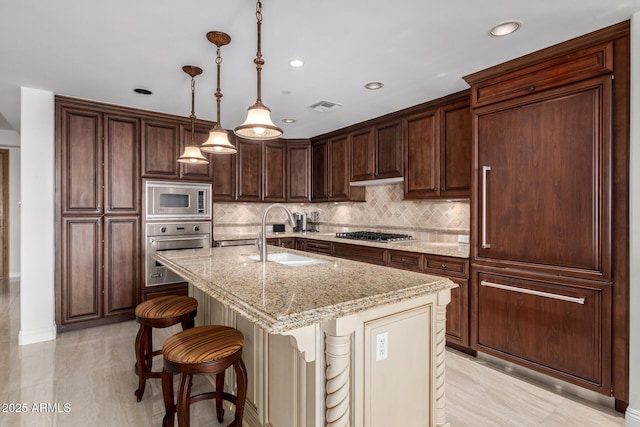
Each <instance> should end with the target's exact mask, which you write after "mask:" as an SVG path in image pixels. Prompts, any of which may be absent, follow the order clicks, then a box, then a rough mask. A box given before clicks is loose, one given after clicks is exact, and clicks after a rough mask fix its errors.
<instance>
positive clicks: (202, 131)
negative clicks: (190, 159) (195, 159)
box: [178, 124, 220, 182]
mask: <svg viewBox="0 0 640 427" xmlns="http://www.w3.org/2000/svg"><path fill="white" fill-rule="evenodd" d="M181 129H182V132H181V135H182V138H181V139H180V150H179V151H180V154H182V153H183V152H184V147H186V146H189V145H191V124H183V125H182V126H181ZM209 129H210V128H209V127H206V126H196V127H194V132H193V142H194V144H196V145H202V144H203V143H204V142H205V141H206V140H207V139H208V138H209ZM202 154H203V155H204V156H205V157H206V158H207V159H208V160H209V164H207V165H203V164H196V163H178V165H179V166H178V167H179V169H180V178H182V179H185V180H189V181H207V182H211V181H212V180H213V163H214V162H213V161H214V160H216V159H217V157H220V155H217V156H216V155H213V154H207V153H202Z"/></svg>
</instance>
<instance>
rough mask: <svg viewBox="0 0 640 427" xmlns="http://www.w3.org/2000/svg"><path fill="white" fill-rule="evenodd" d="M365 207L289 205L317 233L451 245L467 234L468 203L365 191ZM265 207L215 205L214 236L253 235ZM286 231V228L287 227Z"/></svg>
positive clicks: (385, 189)
mask: <svg viewBox="0 0 640 427" xmlns="http://www.w3.org/2000/svg"><path fill="white" fill-rule="evenodd" d="M366 191H367V195H366V200H367V201H366V202H364V203H363V202H357V203H356V202H349V203H305V204H300V203H287V204H286V206H287V207H288V208H289V209H291V211H293V212H304V213H306V214H307V216H309V214H310V213H311V212H313V211H317V212H319V218H320V231H321V232H336V231H354V230H361V229H364V230H396V231H397V232H407V233H409V234H412V235H414V237H416V238H420V239H422V240H426V239H429V240H449V239H447V237H449V236H450V237H453V236H455V235H458V234H469V228H470V225H469V221H470V212H469V201H468V200H462V201H452V202H448V201H445V200H402V197H403V187H402V185H401V184H391V185H378V186H370V187H367V190H366ZM267 206H268V204H266V203H214V205H213V225H214V235H221V234H243V233H256V232H258V231H259V229H260V222H261V221H262V213H263V212H264V209H265V208H266V207H267ZM267 222H268V223H274V222H286V215H285V214H284V212H282V211H279V210H273V211H272V212H270V213H269V217H268V218H267ZM287 231H290V227H289V226H288V225H287Z"/></svg>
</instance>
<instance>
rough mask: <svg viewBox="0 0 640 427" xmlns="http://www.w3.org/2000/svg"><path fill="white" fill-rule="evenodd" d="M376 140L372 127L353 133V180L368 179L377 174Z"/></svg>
mask: <svg viewBox="0 0 640 427" xmlns="http://www.w3.org/2000/svg"><path fill="white" fill-rule="evenodd" d="M375 175H376V153H375V140H374V135H373V129H372V128H366V129H361V130H358V131H355V132H353V133H351V181H366V180H370V179H374V178H375V177H376V176H375Z"/></svg>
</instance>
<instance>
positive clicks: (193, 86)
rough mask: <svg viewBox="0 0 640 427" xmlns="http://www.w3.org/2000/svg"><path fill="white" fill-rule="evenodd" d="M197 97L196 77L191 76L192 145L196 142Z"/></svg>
mask: <svg viewBox="0 0 640 427" xmlns="http://www.w3.org/2000/svg"><path fill="white" fill-rule="evenodd" d="M195 99H196V79H195V78H194V77H193V76H191V115H190V116H189V118H190V119H191V145H196V144H195V125H196V107H195Z"/></svg>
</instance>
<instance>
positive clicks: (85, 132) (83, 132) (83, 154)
mask: <svg viewBox="0 0 640 427" xmlns="http://www.w3.org/2000/svg"><path fill="white" fill-rule="evenodd" d="M57 115H58V117H57V121H56V122H57V125H58V132H57V141H58V155H59V173H60V181H61V183H63V185H60V187H59V188H60V198H61V214H62V215H69V214H78V215H82V214H84V215H93V214H99V213H101V212H102V208H103V194H104V193H103V191H102V182H103V178H104V177H103V174H102V173H101V171H102V156H103V140H102V137H103V130H102V128H103V126H102V124H103V114H101V113H100V112H99V111H95V110H89V109H83V108H81V107H78V106H67V105H58V110H57Z"/></svg>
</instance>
